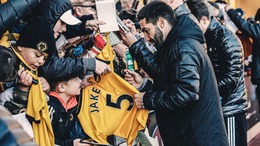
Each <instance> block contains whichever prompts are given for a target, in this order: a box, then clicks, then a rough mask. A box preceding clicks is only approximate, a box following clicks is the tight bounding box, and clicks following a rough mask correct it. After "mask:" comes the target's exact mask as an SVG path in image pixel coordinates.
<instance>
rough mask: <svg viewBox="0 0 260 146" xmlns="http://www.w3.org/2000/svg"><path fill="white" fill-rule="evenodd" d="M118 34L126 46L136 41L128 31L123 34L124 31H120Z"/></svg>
mask: <svg viewBox="0 0 260 146" xmlns="http://www.w3.org/2000/svg"><path fill="white" fill-rule="evenodd" d="M120 34H121V38H122V40H123V42H124V44H125V45H126V46H127V47H129V46H131V45H132V44H133V43H135V42H136V41H137V38H136V37H135V35H134V34H133V33H131V32H128V33H126V34H125V33H124V32H121V31H120Z"/></svg>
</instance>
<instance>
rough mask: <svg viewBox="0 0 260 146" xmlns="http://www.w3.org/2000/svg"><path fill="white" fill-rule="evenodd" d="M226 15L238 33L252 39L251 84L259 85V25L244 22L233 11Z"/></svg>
mask: <svg viewBox="0 0 260 146" xmlns="http://www.w3.org/2000/svg"><path fill="white" fill-rule="evenodd" d="M227 14H228V16H229V17H230V19H231V20H232V21H233V22H234V23H235V25H236V26H237V27H238V29H239V30H240V31H242V32H243V33H245V34H246V35H248V36H249V37H251V38H253V52H252V55H253V56H252V57H253V61H252V75H251V82H252V83H253V84H255V85H260V24H258V23H250V22H248V21H246V20H245V19H243V18H242V17H241V16H240V15H239V14H238V13H237V12H236V11H235V10H234V9H231V10H229V11H228V12H227Z"/></svg>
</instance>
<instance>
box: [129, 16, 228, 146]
mask: <svg viewBox="0 0 260 146" xmlns="http://www.w3.org/2000/svg"><path fill="white" fill-rule="evenodd" d="M193 18H194V17H193V16H191V14H190V13H186V14H182V15H180V16H178V18H177V19H178V20H177V24H175V25H174V26H173V28H172V30H171V31H170V32H169V34H168V36H167V37H166V40H165V42H164V44H163V47H161V48H158V51H157V54H156V55H155V56H154V55H153V54H152V53H150V52H149V51H148V49H147V48H146V47H145V42H144V40H143V39H140V40H138V41H137V42H136V43H134V44H133V45H132V46H131V47H130V48H129V50H130V53H131V54H132V56H133V57H134V58H135V59H136V60H137V62H138V64H139V66H140V67H141V68H143V69H144V70H145V71H146V72H147V73H148V75H149V76H150V77H152V78H153V80H154V88H153V90H151V91H147V92H146V93H145V94H144V99H143V103H144V107H145V108H147V109H150V110H155V111H156V119H157V122H158V126H159V129H160V134H161V136H162V139H163V142H164V145H165V146H220V145H221V146H226V145H228V141H227V134H226V130H225V126H224V122H223V115H222V110H221V105H220V101H219V93H218V88H217V82H216V79H215V74H214V71H213V67H212V65H211V62H210V60H209V58H208V55H207V54H206V51H205V49H204V48H203V46H202V43H203V42H204V40H203V33H202V31H201V29H200V28H199V26H198V25H197V24H196V23H195V22H194V21H193ZM187 28H189V29H187Z"/></svg>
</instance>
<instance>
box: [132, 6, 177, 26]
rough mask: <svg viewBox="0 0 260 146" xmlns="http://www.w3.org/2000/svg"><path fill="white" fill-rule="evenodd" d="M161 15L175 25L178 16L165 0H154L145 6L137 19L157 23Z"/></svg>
mask: <svg viewBox="0 0 260 146" xmlns="http://www.w3.org/2000/svg"><path fill="white" fill-rule="evenodd" d="M159 17H163V18H164V19H166V20H167V21H168V23H169V24H170V25H172V26H173V25H174V24H175V21H176V18H175V16H174V14H173V10H172V8H171V7H170V6H168V5H167V4H166V3H165V2H162V1H153V2H151V3H149V4H147V5H146V6H144V7H143V8H142V9H141V10H140V11H139V13H138V15H137V19H138V20H139V21H140V20H142V19H146V21H147V23H152V24H154V25H155V24H156V23H157V21H158V19H159Z"/></svg>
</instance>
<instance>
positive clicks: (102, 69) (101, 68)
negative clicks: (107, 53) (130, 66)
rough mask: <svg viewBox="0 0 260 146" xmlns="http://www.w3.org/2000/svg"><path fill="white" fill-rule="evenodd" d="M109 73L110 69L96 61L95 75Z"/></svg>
mask: <svg viewBox="0 0 260 146" xmlns="http://www.w3.org/2000/svg"><path fill="white" fill-rule="evenodd" d="M109 72H111V68H110V67H109V66H108V65H107V64H106V63H104V62H101V61H99V60H96V69H95V73H96V74H98V75H105V74H107V73H109Z"/></svg>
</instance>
